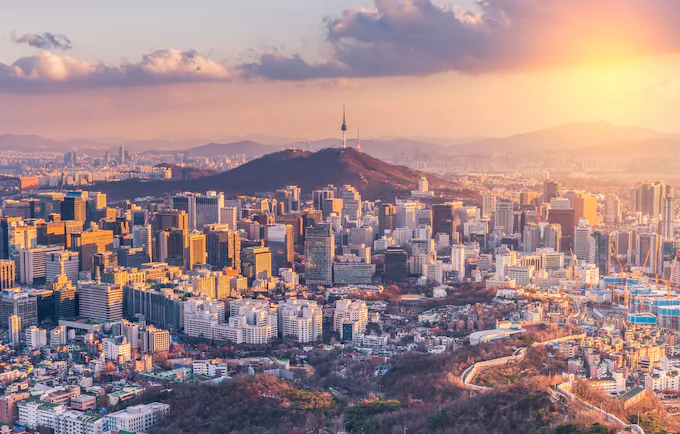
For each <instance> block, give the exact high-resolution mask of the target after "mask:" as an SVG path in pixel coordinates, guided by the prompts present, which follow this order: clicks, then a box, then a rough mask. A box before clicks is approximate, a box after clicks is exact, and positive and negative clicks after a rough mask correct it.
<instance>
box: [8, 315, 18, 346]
mask: <svg viewBox="0 0 680 434" xmlns="http://www.w3.org/2000/svg"><path fill="white" fill-rule="evenodd" d="M7 328H9V341H10V344H11V345H12V346H13V347H16V346H18V345H19V344H20V343H21V317H20V316H19V315H10V316H9V318H8V323H7Z"/></svg>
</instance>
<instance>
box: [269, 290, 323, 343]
mask: <svg viewBox="0 0 680 434" xmlns="http://www.w3.org/2000/svg"><path fill="white" fill-rule="evenodd" d="M278 326H279V334H280V335H281V337H283V338H291V339H294V340H295V341H296V342H299V343H308V342H315V341H317V340H319V339H321V334H322V331H323V311H322V309H321V308H320V307H319V306H318V305H317V303H316V302H315V301H310V300H286V301H284V302H281V303H279V306H278Z"/></svg>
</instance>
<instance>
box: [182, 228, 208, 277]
mask: <svg viewBox="0 0 680 434" xmlns="http://www.w3.org/2000/svg"><path fill="white" fill-rule="evenodd" d="M187 241H188V243H187V251H186V261H185V266H186V267H187V269H188V270H193V269H194V267H195V266H196V265H205V264H206V263H207V257H206V251H207V246H206V239H205V234H203V233H202V232H192V233H190V234H189V237H188V240H187Z"/></svg>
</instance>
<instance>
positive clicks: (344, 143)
mask: <svg viewBox="0 0 680 434" xmlns="http://www.w3.org/2000/svg"><path fill="white" fill-rule="evenodd" d="M340 129H341V130H342V148H343V149H347V137H346V135H347V122H345V106H344V105H343V106H342V127H341V128H340Z"/></svg>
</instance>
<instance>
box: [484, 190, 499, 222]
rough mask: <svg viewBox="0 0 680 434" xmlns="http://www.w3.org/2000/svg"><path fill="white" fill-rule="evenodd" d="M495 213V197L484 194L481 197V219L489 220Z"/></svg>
mask: <svg viewBox="0 0 680 434" xmlns="http://www.w3.org/2000/svg"><path fill="white" fill-rule="evenodd" d="M495 211H496V196H494V195H493V194H491V193H484V196H483V197H482V217H484V218H490V217H491V215H493V213H494V212H495Z"/></svg>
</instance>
